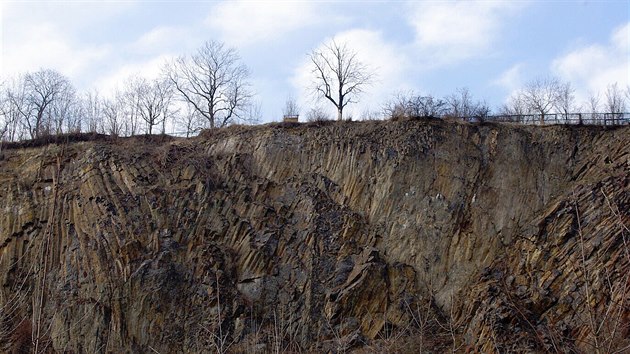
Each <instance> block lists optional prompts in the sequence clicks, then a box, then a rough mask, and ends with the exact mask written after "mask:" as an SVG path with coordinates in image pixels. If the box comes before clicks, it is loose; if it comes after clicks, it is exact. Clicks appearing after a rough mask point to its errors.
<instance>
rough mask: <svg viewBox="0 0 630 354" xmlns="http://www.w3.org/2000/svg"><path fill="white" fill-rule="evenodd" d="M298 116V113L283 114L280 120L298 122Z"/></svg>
mask: <svg viewBox="0 0 630 354" xmlns="http://www.w3.org/2000/svg"><path fill="white" fill-rule="evenodd" d="M299 118H300V115H299V114H295V115H286V114H285V115H284V117H282V121H283V122H285V123H298V121H299Z"/></svg>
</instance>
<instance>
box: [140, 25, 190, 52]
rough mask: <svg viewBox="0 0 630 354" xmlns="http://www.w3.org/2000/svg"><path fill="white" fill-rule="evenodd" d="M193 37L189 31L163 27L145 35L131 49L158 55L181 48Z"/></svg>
mask: <svg viewBox="0 0 630 354" xmlns="http://www.w3.org/2000/svg"><path fill="white" fill-rule="evenodd" d="M191 36H192V34H191V33H189V31H188V30H187V29H184V28H179V27H172V26H161V27H156V28H153V29H152V30H150V31H148V32H146V33H144V34H143V35H142V36H140V38H138V39H137V40H136V41H135V42H134V43H133V44H132V45H131V46H130V47H131V48H132V49H133V50H134V51H136V52H144V53H146V52H150V53H156V52H161V51H165V50H170V49H172V48H173V47H176V46H181V42H182V41H186V40H188V39H189V38H190V37H191Z"/></svg>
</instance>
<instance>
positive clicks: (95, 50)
mask: <svg viewBox="0 0 630 354" xmlns="http://www.w3.org/2000/svg"><path fill="white" fill-rule="evenodd" d="M5 35H6V33H5ZM9 37H10V38H9ZM5 39H6V40H4V41H3V48H2V49H3V50H2V57H3V67H2V74H3V75H7V76H13V75H17V74H19V73H24V72H26V71H34V70H38V69H40V68H52V69H56V70H58V71H59V72H61V73H63V74H65V75H68V76H69V77H71V78H79V77H81V76H82V75H83V74H85V73H86V71H87V70H89V68H90V65H91V64H93V63H94V62H95V61H99V60H101V59H103V58H104V57H105V56H107V55H108V54H109V52H110V48H109V46H107V45H97V46H95V45H83V46H76V45H74V44H73V43H71V42H70V41H69V40H68V39H67V38H66V37H65V36H64V35H63V33H61V32H60V31H59V30H58V28H57V27H56V26H54V25H52V24H50V23H46V22H42V23H39V24H33V25H31V26H29V27H28V29H24V30H22V31H19V32H17V31H13V32H11V36H9V35H6V36H5Z"/></svg>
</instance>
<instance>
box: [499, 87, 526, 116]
mask: <svg viewBox="0 0 630 354" xmlns="http://www.w3.org/2000/svg"><path fill="white" fill-rule="evenodd" d="M527 113H528V111H527V106H526V104H525V101H523V95H522V94H521V93H520V92H517V93H515V94H513V95H512V96H510V98H508V100H507V102H506V103H505V104H504V105H503V106H502V107H501V114H503V115H508V116H522V115H524V114H527Z"/></svg>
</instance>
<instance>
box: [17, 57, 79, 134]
mask: <svg viewBox="0 0 630 354" xmlns="http://www.w3.org/2000/svg"><path fill="white" fill-rule="evenodd" d="M24 88H25V93H26V99H27V100H28V102H29V106H28V109H29V110H28V111H23V112H22V114H23V115H24V118H25V120H24V121H25V123H26V124H27V126H28V130H29V132H30V134H31V138H37V137H40V136H42V135H45V134H48V133H49V132H50V119H49V118H50V117H51V113H50V111H49V108H50V106H51V104H52V103H53V102H55V100H58V99H66V98H67V97H69V95H66V94H67V93H68V92H69V91H72V90H73V88H72V85H71V83H70V81H69V80H68V79H67V78H66V77H65V76H63V75H62V74H60V73H59V72H57V71H54V70H50V69H43V70H39V71H36V72H34V73H28V74H26V75H25V76H24Z"/></svg>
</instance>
